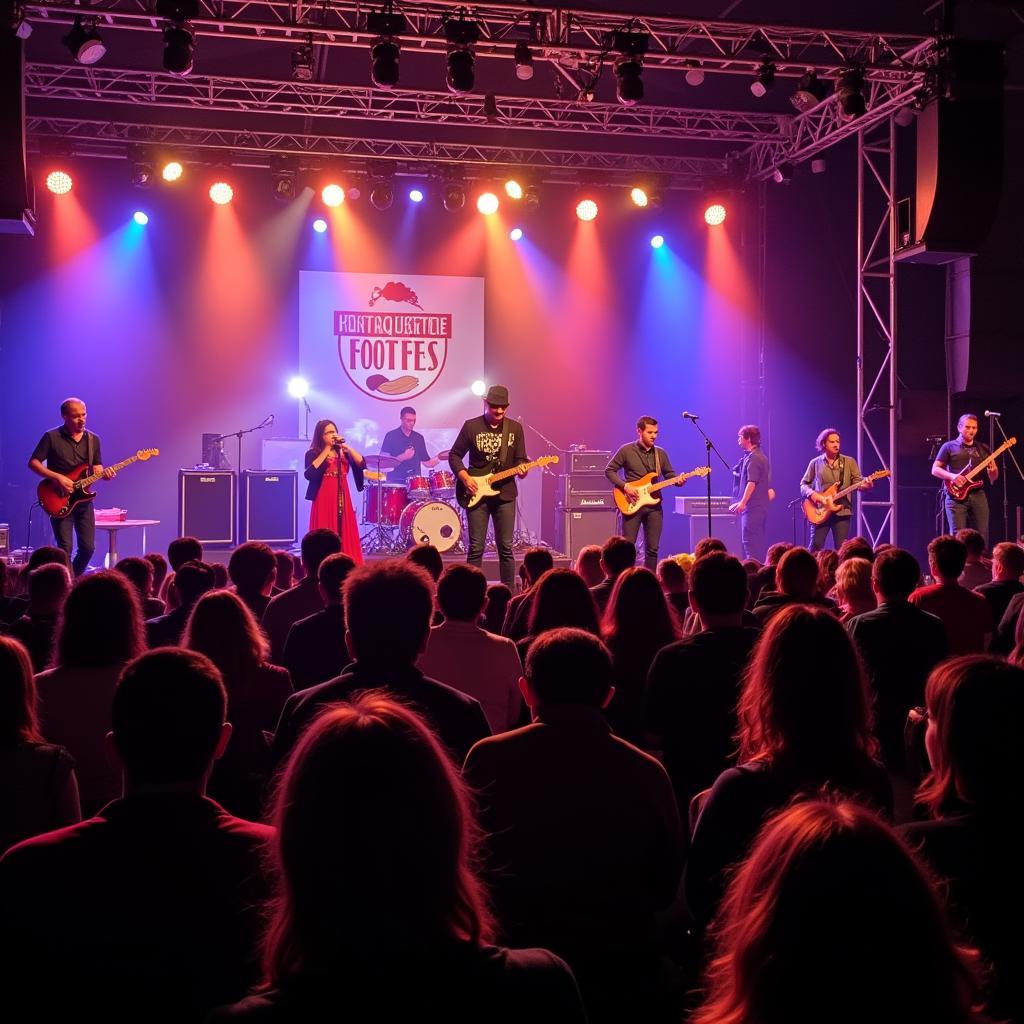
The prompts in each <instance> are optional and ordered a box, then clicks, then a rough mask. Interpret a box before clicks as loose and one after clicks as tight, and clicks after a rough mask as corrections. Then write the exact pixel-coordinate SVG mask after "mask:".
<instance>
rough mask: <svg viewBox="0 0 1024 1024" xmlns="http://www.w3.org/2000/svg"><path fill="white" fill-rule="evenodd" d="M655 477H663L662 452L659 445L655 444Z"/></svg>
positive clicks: (657, 478)
mask: <svg viewBox="0 0 1024 1024" xmlns="http://www.w3.org/2000/svg"><path fill="white" fill-rule="evenodd" d="M654 479H655V480H660V479H661V454H660V453H659V451H658V446H657V445H655V446H654Z"/></svg>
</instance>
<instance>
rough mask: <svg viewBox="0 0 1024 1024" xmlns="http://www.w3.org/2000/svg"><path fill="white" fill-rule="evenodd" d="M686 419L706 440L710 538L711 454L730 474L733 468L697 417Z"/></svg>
mask: <svg viewBox="0 0 1024 1024" xmlns="http://www.w3.org/2000/svg"><path fill="white" fill-rule="evenodd" d="M686 419H688V420H689V421H690V422H691V423H692V424H693V425H694V426H695V427H696V428H697V429H698V430H699V431H700V435H701V437H703V438H704V449H705V452H706V453H707V467H708V475H707V477H706V478H705V480H706V483H707V485H708V536H709V537H710V536H711V453H712V452H714V453H715V454H716V455H717V456H718V457H719V458H720V459H721V460H722V465H723V466H725V468H726V469H727V470H729V472H730V473H731V472H732V466H730V465H729V463H728V462H726V461H725V456H724V455H723V454H722V453H721V452H720V451H719V450H718V449H717V448H716V447H715V442H714V441H712V440H711V438H710V437H708V435H707V433H706V432H705V430H704V428H703V427H702V426H701V425H700V424H699V423H698V422H697V417H696V416H687V417H686Z"/></svg>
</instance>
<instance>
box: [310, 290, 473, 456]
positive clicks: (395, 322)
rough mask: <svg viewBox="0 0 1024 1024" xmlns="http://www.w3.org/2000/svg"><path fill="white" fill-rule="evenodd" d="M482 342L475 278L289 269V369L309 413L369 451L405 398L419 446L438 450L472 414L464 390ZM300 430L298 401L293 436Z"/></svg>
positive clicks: (393, 420) (470, 400)
mask: <svg viewBox="0 0 1024 1024" xmlns="http://www.w3.org/2000/svg"><path fill="white" fill-rule="evenodd" d="M483 339H484V282H483V278H479V277H442V276H427V275H418V274H397V273H395V272H393V271H384V272H382V273H380V274H354V273H340V272H338V273H334V272H325V271H302V272H301V273H300V275H299V373H300V374H301V375H302V376H303V377H305V378H306V379H307V380H308V381H309V384H310V394H309V397H308V400H309V403H310V406H311V408H312V410H313V411H312V416H313V418H314V419H319V418H321V417H325V416H330V417H332V418H335V419H336V420H337V426H338V429H339V430H340V431H341V432H342V433H343V434H345V435H346V437H348V438H350V439H351V441H352V443H353V444H354V445H355V446H356V447H357V448H360V446H361V450H362V449H365V450H367V451H368V452H374V451H377V450H378V448H377V446H378V445H379V444H380V441H381V439H382V438H383V436H384V434H385V433H386V432H387V431H388V430H390V429H391V428H392V427H394V426H396V425H397V423H398V418H399V411H400V410H401V409H402V408H403V407H405V406H406V405H411V406H413V407H414V408H415V409H416V415H417V424H416V429H417V430H418V431H420V432H421V433H423V434H424V436H425V437H426V439H427V443H428V448H429V449H430V450H431V451H434V450H436V449H440V448H446V447H448V445H449V444H450V443H451V440H452V439H453V438H454V436H455V432H456V431H457V430H458V427H459V426H460V425H461V423H462V421H463V420H464V419H466V418H467V417H469V416H474V415H476V414H478V413H479V411H480V399H479V398H477V397H475V396H474V395H473V394H472V392H471V391H470V387H471V385H472V383H473V381H475V380H482V379H483V376H484V340H483ZM300 405H301V403H300ZM304 427H305V410H304V408H300V409H299V436H302V433H303V430H304ZM431 442H433V443H431Z"/></svg>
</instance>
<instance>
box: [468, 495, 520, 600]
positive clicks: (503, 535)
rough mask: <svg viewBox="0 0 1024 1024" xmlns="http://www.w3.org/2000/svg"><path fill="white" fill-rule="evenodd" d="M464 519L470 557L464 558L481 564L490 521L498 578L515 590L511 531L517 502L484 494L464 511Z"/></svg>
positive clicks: (513, 525) (513, 526)
mask: <svg viewBox="0 0 1024 1024" xmlns="http://www.w3.org/2000/svg"><path fill="white" fill-rule="evenodd" d="M466 519H467V521H468V523H469V557H468V558H467V559H466V561H467V562H469V564H470V565H475V566H476V567H477V568H478V569H479V568H482V567H483V560H484V544H485V543H486V541H487V524H488V522H493V523H494V543H495V545H496V546H497V548H498V571H499V573H500V574H501V582H502V583H504V584H505V586H507V587H508V588H509V589H510V590H511V591H512V593H515V590H516V556H515V555H514V554H512V535H513V533H514V532H515V526H516V503H515V502H514V501H502V500H501V498H484V500H483V501H481V502H480V503H479V504H477V505H474V506H473V508H471V509H469V510H468V511H467V512H466Z"/></svg>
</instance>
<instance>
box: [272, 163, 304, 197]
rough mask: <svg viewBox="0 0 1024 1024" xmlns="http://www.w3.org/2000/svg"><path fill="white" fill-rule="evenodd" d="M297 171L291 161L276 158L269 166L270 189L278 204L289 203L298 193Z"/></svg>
mask: <svg viewBox="0 0 1024 1024" xmlns="http://www.w3.org/2000/svg"><path fill="white" fill-rule="evenodd" d="M298 180H299V171H298V167H297V166H296V165H295V162H294V161H293V160H289V159H287V158H286V157H278V158H275V159H273V160H272V161H271V164H270V187H271V190H272V191H273V193H274V198H275V199H276V200H277V201H278V202H279V203H290V202H291V201H292V200H293V199H294V198H295V194H296V192H297V191H298Z"/></svg>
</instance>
